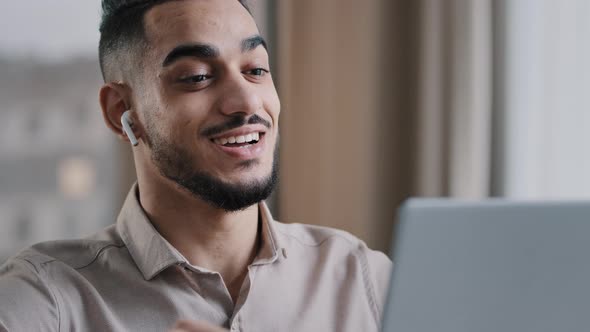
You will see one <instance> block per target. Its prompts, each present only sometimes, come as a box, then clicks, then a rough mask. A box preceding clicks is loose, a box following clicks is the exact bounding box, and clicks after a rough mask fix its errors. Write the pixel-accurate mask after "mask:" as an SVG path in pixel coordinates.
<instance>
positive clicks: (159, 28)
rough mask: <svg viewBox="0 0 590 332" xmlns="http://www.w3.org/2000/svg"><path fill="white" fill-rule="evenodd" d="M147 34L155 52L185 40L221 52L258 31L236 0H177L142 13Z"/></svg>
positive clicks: (166, 49)
mask: <svg viewBox="0 0 590 332" xmlns="http://www.w3.org/2000/svg"><path fill="white" fill-rule="evenodd" d="M145 30H146V37H147V40H148V42H149V43H150V46H151V47H152V48H154V49H155V50H156V53H160V52H166V51H169V50H170V49H172V48H174V47H176V46H178V45H179V44H188V43H207V44H212V45H215V46H216V47H218V48H219V49H220V50H221V52H222V53H224V52H223V51H224V50H228V49H239V47H240V42H241V41H242V40H243V39H245V38H247V37H250V36H252V35H256V34H258V28H257V27H256V23H255V22H254V19H253V18H252V16H251V15H250V14H249V13H248V11H247V10H246V9H245V8H244V7H243V6H242V5H241V4H240V3H239V1H238V0H177V1H169V2H166V3H163V4H161V5H158V6H155V7H154V8H152V9H151V10H150V11H148V12H147V13H146V16H145Z"/></svg>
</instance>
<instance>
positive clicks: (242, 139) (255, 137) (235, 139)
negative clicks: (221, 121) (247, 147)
mask: <svg viewBox="0 0 590 332" xmlns="http://www.w3.org/2000/svg"><path fill="white" fill-rule="evenodd" d="M259 140H260V133H257V132H256V133H251V134H248V135H242V136H231V137H225V138H216V139H214V140H213V142H214V143H215V144H219V145H226V144H228V143H229V144H234V143H249V142H258V141H259Z"/></svg>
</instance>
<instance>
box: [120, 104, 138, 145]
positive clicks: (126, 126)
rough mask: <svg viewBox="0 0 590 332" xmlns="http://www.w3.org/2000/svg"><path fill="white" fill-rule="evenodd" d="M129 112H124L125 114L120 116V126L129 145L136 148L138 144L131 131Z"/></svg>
mask: <svg viewBox="0 0 590 332" xmlns="http://www.w3.org/2000/svg"><path fill="white" fill-rule="evenodd" d="M129 112H130V111H129V110H127V111H125V113H123V115H122V116H121V125H122V126H123V131H124V132H125V134H126V135H127V137H129V140H130V141H131V145H133V146H137V144H139V142H138V141H137V137H135V134H134V133H133V130H132V129H131V119H130V117H129Z"/></svg>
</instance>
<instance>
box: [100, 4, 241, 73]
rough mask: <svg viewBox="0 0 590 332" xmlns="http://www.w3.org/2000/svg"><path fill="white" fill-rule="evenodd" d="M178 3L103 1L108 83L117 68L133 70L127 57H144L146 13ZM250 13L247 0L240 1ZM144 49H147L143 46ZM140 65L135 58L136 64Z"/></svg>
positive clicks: (104, 63)
mask: <svg viewBox="0 0 590 332" xmlns="http://www.w3.org/2000/svg"><path fill="white" fill-rule="evenodd" d="M171 1H178V0H102V19H101V23H100V28H99V30H100V42H99V45H98V58H99V62H100V70H101V72H102V76H103V79H104V80H105V82H106V81H107V80H109V79H110V78H109V75H110V74H109V73H110V72H111V71H112V70H113V68H114V66H122V67H129V66H130V65H131V63H121V62H122V61H123V59H122V56H124V55H130V54H131V55H136V54H140V53H141V50H142V49H144V48H145V46H146V39H145V26H144V17H145V14H146V13H147V12H148V11H149V10H150V9H151V8H153V7H155V6H157V5H160V4H163V3H166V2H171ZM238 1H239V2H240V3H241V4H242V6H244V8H246V10H247V11H248V12H250V9H249V8H248V4H247V3H246V0H238ZM142 46H143V47H142ZM138 62H140V59H134V60H133V63H138Z"/></svg>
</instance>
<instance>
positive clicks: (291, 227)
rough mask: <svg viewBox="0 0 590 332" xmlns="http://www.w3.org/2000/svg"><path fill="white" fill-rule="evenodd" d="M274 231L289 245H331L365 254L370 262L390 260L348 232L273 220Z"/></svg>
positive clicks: (353, 252) (318, 246) (376, 262)
mask: <svg viewBox="0 0 590 332" xmlns="http://www.w3.org/2000/svg"><path fill="white" fill-rule="evenodd" d="M274 227H275V229H276V232H277V233H278V235H279V236H280V237H281V241H284V242H286V243H288V244H290V245H297V246H303V247H316V248H321V247H331V248H338V249H341V251H342V252H343V253H346V254H360V255H362V256H366V257H367V259H368V260H370V261H371V263H375V264H384V265H390V264H391V261H390V260H389V258H388V257H387V256H386V255H385V254H384V253H382V252H380V251H376V250H371V249H369V247H367V245H366V243H365V242H364V241H362V240H361V239H359V238H358V237H356V236H354V235H352V234H350V233H349V232H346V231H343V230H339V229H335V228H331V227H325V226H316V225H307V224H298V223H296V224H285V223H281V222H278V221H275V222H274Z"/></svg>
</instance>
